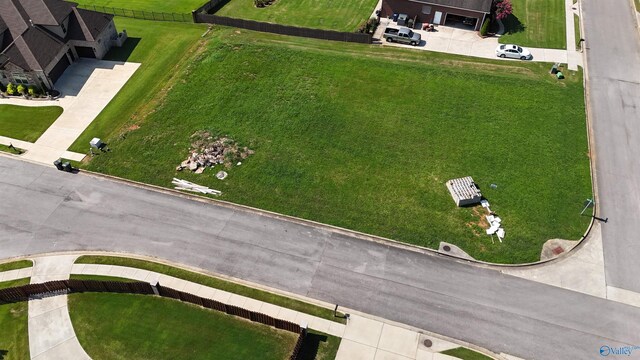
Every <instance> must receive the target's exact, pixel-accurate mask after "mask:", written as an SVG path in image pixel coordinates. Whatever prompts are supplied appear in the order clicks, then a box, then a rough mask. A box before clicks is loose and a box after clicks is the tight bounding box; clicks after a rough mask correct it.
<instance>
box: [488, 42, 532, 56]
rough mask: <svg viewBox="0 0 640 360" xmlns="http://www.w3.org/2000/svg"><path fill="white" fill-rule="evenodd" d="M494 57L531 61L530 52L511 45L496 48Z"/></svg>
mask: <svg viewBox="0 0 640 360" xmlns="http://www.w3.org/2000/svg"><path fill="white" fill-rule="evenodd" d="M496 56H498V57H501V58H512V59H520V60H528V59H531V57H532V56H531V52H530V51H529V50H527V49H525V48H523V47H520V46H518V45H513V44H501V45H498V47H497V48H496Z"/></svg>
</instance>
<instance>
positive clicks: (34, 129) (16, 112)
mask: <svg viewBox="0 0 640 360" xmlns="http://www.w3.org/2000/svg"><path fill="white" fill-rule="evenodd" d="M61 114H62V108H61V107H59V106H42V107H32V106H18V105H0V135H1V136H6V137H10V138H12V139H17V140H23V141H28V142H35V141H36V140H38V138H39V137H40V135H42V134H43V133H44V132H45V131H46V130H47V129H48V128H49V126H51V124H53V122H54V121H56V119H57V118H58V117H59V116H60V115H61Z"/></svg>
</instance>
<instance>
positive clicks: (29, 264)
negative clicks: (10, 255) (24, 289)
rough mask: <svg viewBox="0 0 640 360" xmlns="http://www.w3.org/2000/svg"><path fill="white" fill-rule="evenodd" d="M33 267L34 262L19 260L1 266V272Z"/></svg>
mask: <svg viewBox="0 0 640 360" xmlns="http://www.w3.org/2000/svg"><path fill="white" fill-rule="evenodd" d="M32 266H33V261H31V260H18V261H12V262H8V263H4V264H0V271H9V270H15V269H24V268H28V267H32Z"/></svg>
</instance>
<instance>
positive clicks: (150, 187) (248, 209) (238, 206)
mask: <svg viewBox="0 0 640 360" xmlns="http://www.w3.org/2000/svg"><path fill="white" fill-rule="evenodd" d="M79 171H80V172H82V173H85V174H86V175H88V176H92V177H94V178H101V179H106V180H111V181H114V182H117V183H121V184H126V185H130V186H134V187H137V188H140V189H145V190H151V191H156V192H160V193H164V194H167V195H173V196H178V197H181V198H184V199H188V200H193V201H199V202H202V203H208V204H213V205H217V206H222V207H225V208H228V209H231V210H238V211H245V212H249V213H252V214H256V215H259V216H267V217H271V218H274V219H277V220H282V221H289V222H293V223H296V224H300V225H305V226H311V227H314V228H317V229H321V230H326V231H330V232H333V233H337V234H340V235H345V236H351V237H355V238H357V239H360V240H366V241H372V242H375V243H378V244H382V245H387V246H393V247H396V248H400V249H404V250H409V251H413V252H418V253H422V254H425V255H431V256H444V257H448V258H450V259H453V260H456V261H458V262H465V263H469V264H475V265H480V266H486V267H495V268H497V270H500V269H502V268H514V267H530V266H535V265H542V264H547V263H550V262H552V261H556V260H558V259H561V258H565V257H566V256H568V255H569V254H572V253H573V249H575V248H577V247H578V246H579V245H580V243H581V242H582V241H583V240H584V239H585V238H586V237H587V236H588V234H589V232H590V231H591V227H592V226H593V221H594V219H593V218H592V219H591V222H590V224H589V226H588V228H587V230H586V231H585V233H584V234H583V235H582V238H581V239H580V240H578V241H579V243H578V244H577V245H576V246H574V247H573V248H572V250H570V251H567V252H564V253H562V254H560V255H559V256H557V257H555V258H553V259H547V260H541V261H536V262H531V263H522V264H500V263H491V262H487V261H482V260H477V259H473V260H472V259H465V258H462V257H458V256H455V255H451V254H447V253H444V252H440V251H438V250H434V249H431V248H427V247H424V246H420V245H415V244H409V243H404V242H401V241H399V240H393V239H389V238H385V237H382V236H378V235H371V234H367V233H363V232H360V231H356V230H350V229H346V228H343V227H339V226H335V225H330V224H324V223H320V222H317V221H313V220H308V219H303V218H299V217H295V216H291V215H285V214H280V213H276V212H272V211H268V210H263V209H258V208H255V207H251V206H247V205H242V204H236V203H232V202H228V201H224V200H217V199H212V198H209V197H206V196H201V195H196V194H189V193H184V192H181V191H178V190H175V189H171V188H165V187H162V186H158V185H152V184H145V183H142V182H139V181H135V180H129V179H125V178H121V177H117V176H113V175H108V174H102V173H97V172H93V171H89V170H84V169H80V170H79Z"/></svg>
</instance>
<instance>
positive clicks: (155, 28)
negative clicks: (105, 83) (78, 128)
mask: <svg viewBox="0 0 640 360" xmlns="http://www.w3.org/2000/svg"><path fill="white" fill-rule="evenodd" d="M115 22H116V26H117V28H118V29H127V33H128V35H129V39H128V40H127V41H126V43H125V44H124V46H123V47H122V48H120V49H118V48H114V49H112V50H111V51H110V52H109V53H108V54H107V57H106V58H105V60H117V61H132V62H138V63H141V65H140V67H139V68H138V70H137V71H136V72H135V74H133V76H132V77H131V79H129V81H128V82H127V84H126V85H125V86H124V87H123V88H122V89H121V90H120V92H118V94H117V95H116V97H115V98H114V99H113V100H111V102H110V103H109V105H107V107H106V108H105V109H104V110H103V111H102V112H101V113H100V115H98V117H97V118H96V119H95V120H94V121H93V122H92V123H91V125H89V127H88V128H87V129H86V130H85V131H84V132H83V133H82V135H80V137H78V139H77V140H76V141H75V142H74V143H73V145H72V146H71V147H70V148H69V149H70V150H71V151H76V152H79V153H86V152H87V147H88V144H89V141H91V139H92V138H94V137H99V138H102V139H111V138H114V137H117V136H119V135H120V134H121V133H122V131H123V129H126V128H127V126H128V125H127V124H129V125H130V124H133V123H134V122H135V121H137V120H138V119H139V118H143V117H144V116H145V114H146V113H148V112H151V111H154V109H155V106H156V103H155V102H154V101H153V100H154V98H156V97H157V95H158V93H160V92H161V91H162V89H163V88H165V87H170V86H171V84H170V83H169V79H170V78H171V77H172V76H173V75H174V74H175V73H179V72H180V71H181V69H183V68H184V67H186V66H187V65H189V63H190V62H189V61H187V60H188V59H190V58H191V57H192V56H193V52H194V51H195V50H196V49H197V47H198V44H199V39H201V38H200V36H201V35H202V34H203V33H204V32H205V31H206V26H204V25H196V24H181V23H171V22H160V21H147V20H135V19H129V18H122V17H116V18H115Z"/></svg>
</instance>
